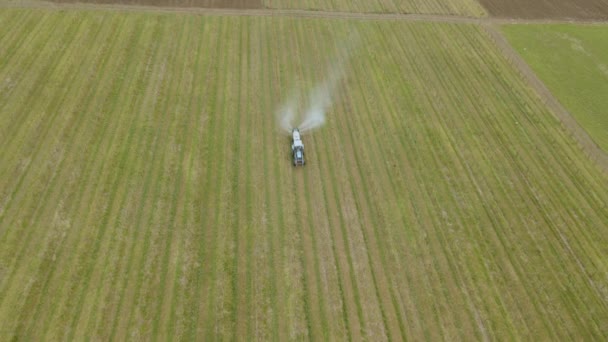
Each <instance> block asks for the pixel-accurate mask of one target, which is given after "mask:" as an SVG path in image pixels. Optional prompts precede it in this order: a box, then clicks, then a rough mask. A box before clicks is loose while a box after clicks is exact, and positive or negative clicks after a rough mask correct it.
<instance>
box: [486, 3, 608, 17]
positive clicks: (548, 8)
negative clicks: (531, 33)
mask: <svg viewBox="0 0 608 342" xmlns="http://www.w3.org/2000/svg"><path fill="white" fill-rule="evenodd" d="M479 1H480V2H481V4H482V5H483V6H484V7H485V8H486V10H487V11H488V12H489V13H490V15H491V16H494V17H501V18H523V19H568V18H571V19H596V20H597V19H608V0H479Z"/></svg>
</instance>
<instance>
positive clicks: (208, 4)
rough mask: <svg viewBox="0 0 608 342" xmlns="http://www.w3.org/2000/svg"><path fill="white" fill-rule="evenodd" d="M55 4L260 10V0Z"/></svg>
mask: <svg viewBox="0 0 608 342" xmlns="http://www.w3.org/2000/svg"><path fill="white" fill-rule="evenodd" d="M52 1H53V2H56V3H91V4H123V5H147V6H168V7H201V8H241V9H253V8H262V7H263V6H262V1H261V0H52Z"/></svg>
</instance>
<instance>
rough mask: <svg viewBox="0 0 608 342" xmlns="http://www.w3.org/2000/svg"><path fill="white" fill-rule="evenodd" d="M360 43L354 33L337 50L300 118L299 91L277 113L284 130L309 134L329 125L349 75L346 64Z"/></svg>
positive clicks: (314, 88)
mask: <svg viewBox="0 0 608 342" xmlns="http://www.w3.org/2000/svg"><path fill="white" fill-rule="evenodd" d="M357 40H358V37H357V36H356V35H353V34H351V36H350V37H349V39H347V41H346V42H345V44H343V46H341V47H340V48H339V49H337V53H336V54H335V55H334V58H332V62H331V63H330V64H329V65H328V67H327V70H326V72H325V75H326V76H325V79H324V80H322V81H321V82H318V83H317V84H316V85H315V86H314V87H313V88H312V90H310V92H309V93H308V95H307V96H306V98H307V99H308V101H309V102H308V106H307V108H306V110H305V111H304V112H303V114H302V115H299V116H298V115H296V113H297V110H298V107H299V102H300V101H299V97H298V96H297V94H298V92H297V91H292V92H291V95H290V96H289V98H288V100H287V101H286V102H285V103H283V105H282V106H281V107H280V108H279V110H278V111H277V121H278V123H279V127H280V128H281V129H282V130H283V131H285V132H287V133H291V131H292V130H293V129H294V128H298V129H299V130H300V132H306V131H311V130H314V129H316V128H319V127H321V126H322V125H323V124H324V123H325V115H326V112H327V110H328V109H329V107H331V105H332V103H333V100H334V98H335V93H336V90H337V88H338V86H339V85H340V81H342V79H343V78H344V76H345V69H344V64H345V63H347V62H348V60H349V58H350V53H351V51H352V49H353V47H354V45H355V43H356V41H357Z"/></svg>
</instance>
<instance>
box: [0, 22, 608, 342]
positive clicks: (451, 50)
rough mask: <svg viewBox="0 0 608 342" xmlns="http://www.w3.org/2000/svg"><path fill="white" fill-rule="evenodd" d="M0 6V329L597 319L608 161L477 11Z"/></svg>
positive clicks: (282, 334)
mask: <svg viewBox="0 0 608 342" xmlns="http://www.w3.org/2000/svg"><path fill="white" fill-rule="evenodd" d="M0 20H1V21H2V22H9V23H13V24H14V25H2V26H0V46H2V47H6V48H3V49H1V50H0V87H4V88H3V91H2V92H0V132H1V135H0V143H1V145H0V160H1V161H2V162H1V163H0V196H1V197H0V322H3V327H2V330H1V331H0V336H3V337H4V336H5V335H6V337H7V338H6V339H9V338H12V337H16V338H22V339H28V340H40V339H50V340H57V339H76V340H81V339H87V338H95V339H117V340H124V339H133V338H140V339H151V338H152V337H156V336H158V337H160V338H163V339H169V338H173V337H177V338H181V339H194V338H199V339H200V338H203V339H208V340H213V339H216V338H218V339H219V338H221V339H236V338H240V339H244V340H250V339H258V340H268V339H274V340H281V341H283V340H289V339H315V340H324V339H325V340H339V339H344V338H345V337H347V338H348V339H353V340H359V339H368V340H388V339H392V340H403V339H411V340H417V339H428V340H440V339H446V340H455V339H459V340H470V339H486V338H487V339H504V338H508V339H529V340H548V339H552V340H560V339H568V338H572V337H575V338H579V337H580V338H583V339H598V340H601V339H606V338H607V337H608V336H607V335H608V330H606V326H605V324H604V322H603V321H602V318H603V317H606V316H607V315H608V309H607V308H608V303H606V298H607V297H606V288H607V286H608V284H607V283H606V277H605V275H606V274H607V272H608V263H607V262H606V260H607V259H606V256H605V252H606V251H605V247H604V246H606V245H607V244H608V241H607V236H608V234H606V233H607V231H606V229H607V228H606V227H608V213H607V212H606V210H605V208H606V204H607V203H608V194H607V193H606V192H605V191H601V190H602V189H606V188H608V179H607V177H606V175H605V174H602V173H601V171H600V170H598V169H597V167H596V166H595V165H594V164H593V163H592V162H591V161H589V160H588V159H587V157H586V156H585V154H584V153H582V152H581V150H580V149H579V147H578V146H577V145H576V143H575V141H574V139H573V138H572V137H570V136H569V135H568V133H567V130H565V129H564V128H563V127H562V126H561V125H560V123H559V122H558V121H557V120H556V119H555V118H554V117H553V116H552V115H551V113H549V112H548V111H547V110H546V108H545V107H544V106H543V104H542V103H541V102H540V101H539V100H538V98H537V97H536V96H535V95H534V94H533V93H531V92H530V91H529V90H528V88H527V85H526V84H525V83H524V81H523V78H522V77H520V75H518V74H517V73H516V72H514V69H513V68H512V67H511V66H510V65H509V62H508V61H507V60H506V59H505V58H503V57H501V56H500V55H499V53H498V49H497V48H496V47H495V46H494V45H493V44H494V43H493V42H492V40H491V39H490V38H489V36H488V35H487V34H486V32H485V31H484V30H483V28H482V27H479V26H475V25H456V24H437V23H434V24H430V23H429V24H427V23H403V22H386V23H383V22H377V21H374V22H359V21H349V20H316V19H306V20H298V19H289V18H272V17H200V16H191V15H186V14H154V13H147V14H138V13H119V12H97V11H82V12H69V11H68V12H52V11H48V12H44V11H32V10H5V11H3V12H2V13H0ZM22 22H27V23H29V24H28V25H21V26H20V25H19V23H22ZM353 31H357V32H358V36H359V43H358V45H357V46H356V47H355V48H353V49H352V54H351V56H350V58H346V57H345V56H342V57H340V58H341V59H339V60H334V61H332V60H331V56H333V55H334V53H333V51H334V50H335V49H336V46H339V45H340V44H341V41H342V40H343V39H346V37H349V36H350V35H351V33H352V32H353ZM320 51H322V52H323V53H319V52H320ZM332 63H333V64H335V63H338V64H341V65H343V66H344V68H345V70H346V71H347V72H346V77H345V79H344V80H342V81H341V84H340V87H339V89H338V91H337V94H336V97H335V98H334V104H333V107H332V108H331V109H330V110H329V112H328V114H327V123H326V125H325V126H324V127H323V128H321V129H320V130H318V131H315V132H313V133H311V134H306V135H305V136H304V142H305V144H306V153H307V159H308V160H307V161H308V164H307V166H306V167H304V168H297V169H294V168H293V167H292V166H291V163H290V156H289V153H288V152H289V143H290V141H289V138H288V137H286V136H285V135H283V134H282V133H280V132H278V130H277V129H276V125H275V116H274V112H275V110H276V109H277V107H278V106H279V105H280V104H281V102H282V101H283V100H284V99H285V98H287V97H288V96H290V94H292V93H293V91H294V90H295V91H297V90H298V89H300V90H302V91H303V93H305V92H306V90H307V89H310V88H312V87H314V86H315V84H317V82H319V81H320V80H322V79H323V78H324V77H327V74H326V73H327V71H326V66H327V65H332Z"/></svg>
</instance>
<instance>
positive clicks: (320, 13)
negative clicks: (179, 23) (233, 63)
mask: <svg viewBox="0 0 608 342" xmlns="http://www.w3.org/2000/svg"><path fill="white" fill-rule="evenodd" d="M0 8H4V9H7V8H13V9H27V8H30V9H32V8H35V9H48V10H58V11H65V10H105V11H118V12H156V13H181V14H193V15H205V16H237V17H291V18H319V19H355V20H378V21H383V20H396V21H414V22H418V21H423V22H444V23H454V24H457V23H462V24H586V25H608V21H606V20H589V19H577V18H572V19H558V18H556V19H521V18H499V17H472V16H462V15H449V14H416V13H372V12H344V11H325V10H307V9H272V8H262V9H235V8H204V7H171V6H167V7H164V6H163V7H161V6H149V5H123V4H87V3H53V2H47V1H36V0H16V1H14V2H13V1H10V0H0Z"/></svg>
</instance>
